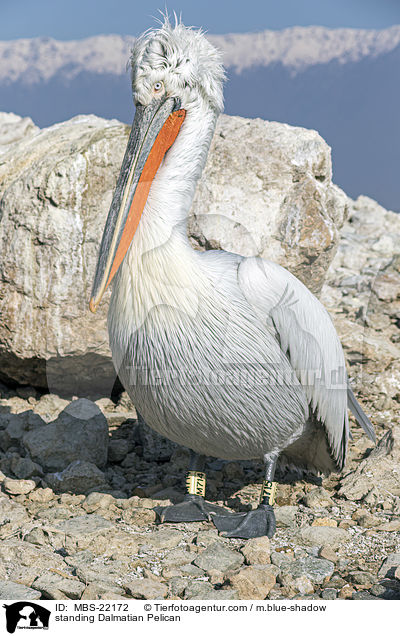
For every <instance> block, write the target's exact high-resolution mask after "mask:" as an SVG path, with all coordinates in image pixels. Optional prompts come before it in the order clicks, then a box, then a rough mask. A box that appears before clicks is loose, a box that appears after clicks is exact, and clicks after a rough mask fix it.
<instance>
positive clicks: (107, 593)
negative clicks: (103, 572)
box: [81, 583, 126, 601]
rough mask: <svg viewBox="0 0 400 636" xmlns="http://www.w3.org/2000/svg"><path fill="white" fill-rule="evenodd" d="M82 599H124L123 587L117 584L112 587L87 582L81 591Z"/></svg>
mask: <svg viewBox="0 0 400 636" xmlns="http://www.w3.org/2000/svg"><path fill="white" fill-rule="evenodd" d="M81 600H82V601H86V600H88V601H93V600H94V601H96V600H110V601H126V596H124V595H123V589H122V588H119V587H117V586H115V587H112V586H108V585H104V584H103V583H89V585H87V586H86V587H85V589H84V591H83V593H82V596H81Z"/></svg>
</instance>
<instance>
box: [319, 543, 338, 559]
mask: <svg viewBox="0 0 400 636" xmlns="http://www.w3.org/2000/svg"><path fill="white" fill-rule="evenodd" d="M319 556H320V557H321V559H327V560H328V561H332V563H336V561H337V560H338V555H337V554H336V552H334V551H333V550H332V548H331V547H330V546H329V545H325V546H323V547H322V548H321V549H320V550H319Z"/></svg>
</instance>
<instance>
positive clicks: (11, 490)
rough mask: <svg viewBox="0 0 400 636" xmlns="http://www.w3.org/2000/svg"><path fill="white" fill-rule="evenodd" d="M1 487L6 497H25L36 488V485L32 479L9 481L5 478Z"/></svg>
mask: <svg viewBox="0 0 400 636" xmlns="http://www.w3.org/2000/svg"><path fill="white" fill-rule="evenodd" d="M2 486H3V490H4V492H6V493H7V494H8V495H27V494H28V493H29V492H31V490H33V489H34V488H36V483H35V482H34V481H33V479H9V478H8V477H7V478H6V479H5V480H4V481H3V484H2Z"/></svg>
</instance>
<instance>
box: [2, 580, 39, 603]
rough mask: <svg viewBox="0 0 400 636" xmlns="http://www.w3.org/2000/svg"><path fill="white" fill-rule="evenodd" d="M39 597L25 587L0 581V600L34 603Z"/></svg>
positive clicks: (36, 592)
mask: <svg viewBox="0 0 400 636" xmlns="http://www.w3.org/2000/svg"><path fill="white" fill-rule="evenodd" d="M40 597H41V593H40V592H38V591H37V590H33V589H32V588H30V587H27V586H26V585H20V584H19V583H13V581H0V599H8V600H15V599H18V600H25V599H28V600H30V601H36V600H38V599H39V598H40Z"/></svg>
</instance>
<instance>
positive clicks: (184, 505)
mask: <svg viewBox="0 0 400 636" xmlns="http://www.w3.org/2000/svg"><path fill="white" fill-rule="evenodd" d="M153 510H154V511H155V512H156V514H157V515H158V517H159V519H160V521H161V523H167V522H170V523H180V522H188V523H189V522H191V521H211V520H212V519H213V517H214V515H219V516H220V517H221V519H222V518H223V517H224V516H225V515H230V514H231V513H230V512H229V511H228V510H225V509H224V508H221V507H220V506H216V505H214V504H210V503H208V502H207V501H205V499H204V498H203V497H201V496H200V495H185V498H184V500H183V501H182V502H181V503H178V504H174V505H173V506H165V507H163V506H157V507H156V508H153Z"/></svg>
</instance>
